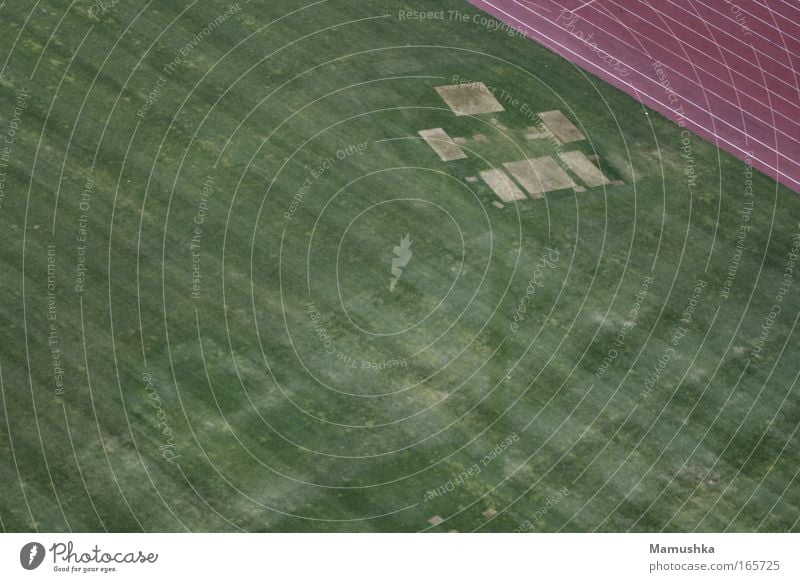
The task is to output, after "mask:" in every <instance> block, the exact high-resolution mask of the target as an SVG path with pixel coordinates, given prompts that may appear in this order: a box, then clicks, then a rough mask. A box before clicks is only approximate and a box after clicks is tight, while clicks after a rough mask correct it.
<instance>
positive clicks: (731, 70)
mask: <svg viewBox="0 0 800 582" xmlns="http://www.w3.org/2000/svg"><path fill="white" fill-rule="evenodd" d="M634 16H636V15H635V14H634ZM640 20H644V19H643V18H640ZM551 22H552V23H553V24H555V25H557V26H558V23H557V22H555V21H551ZM590 24H591V23H590ZM704 24H708V23H705V22H704ZM593 28H595V29H599V26H598V25H596V24H594V25H593ZM567 32H569V31H567ZM629 32H630V33H631V34H632V35H634V36H637V37H639V38H645V39H647V41H648V42H650V43H652V44H653V45H655V46H657V47H659V48H661V49H663V50H664V51H666V52H667V53H669V54H671V55H672V56H674V57H676V58H677V59H679V60H681V61H683V62H687V63H689V65H690V66H691V68H692V69H693V70H695V71H702V72H703V73H705V74H706V75H707V76H708V77H709V78H711V79H715V80H717V81H719V82H720V83H722V84H723V85H725V88H726V89H727V88H730V89H732V90H733V91H735V92H736V93H737V94H740V95H744V96H747V97H749V98H750V99H752V100H753V101H756V102H758V103H761V100H760V99H757V98H755V97H753V96H752V95H750V93H748V92H747V91H743V90H741V89H740V88H739V87H737V86H736V85H733V84H731V83H728V82H727V81H726V80H725V79H722V78H721V77H719V76H717V74H716V73H714V72H712V71H709V70H707V69H705V68H703V67H702V66H698V65H696V64H694V63H693V62H691V61H689V60H688V59H686V58H685V57H684V56H682V55H679V54H677V53H676V52H674V51H673V50H671V49H669V48H668V47H665V46H664V45H662V44H661V43H659V42H656V41H655V40H653V39H651V38H648V37H647V36H646V35H644V34H642V33H641V32H640V31H638V30H637V29H635V28H630V29H629ZM570 34H572V33H570ZM573 36H575V35H574V34H573ZM614 39H615V40H617V41H618V42H619V43H620V44H622V45H625V46H626V47H628V48H630V49H631V50H633V51H635V52H643V51H642V50H640V49H638V48H636V47H634V46H632V45H631V44H630V43H628V42H626V41H625V40H623V39H622V38H620V37H618V36H614ZM682 46H686V47H689V48H692V49H694V50H698V49H697V47H696V46H695V45H693V44H689V43H683V44H682ZM746 46H749V47H750V48H751V49H753V50H754V51H756V49H755V47H753V46H752V45H746ZM720 48H723V49H724V50H725V51H726V52H728V53H730V54H732V55H733V56H735V57H736V58H739V59H743V57H742V55H739V54H737V53H735V52H733V51H732V50H730V49H728V48H724V47H720ZM603 52H606V53H607V54H609V56H612V57H613V58H615V59H617V60H618V61H620V62H622V61H621V60H620V59H618V58H617V57H614V56H613V55H611V53H608V51H603ZM757 52H761V51H757ZM644 55H645V56H646V57H647V58H648V59H651V60H652V57H651V56H650V55H649V54H648V53H647V51H646V50H645V51H644ZM704 56H706V57H707V58H708V59H710V60H712V61H714V62H715V63H717V64H718V65H720V66H721V67H724V69H725V70H726V71H727V72H728V74H731V73H735V74H736V75H737V76H739V77H742V78H743V79H744V80H745V81H748V82H751V83H755V81H754V80H753V79H752V78H751V77H749V76H747V75H744V74H743V73H741V72H739V71H738V70H737V69H736V68H734V67H731V66H730V65H728V63H727V62H720V60H719V59H717V58H716V57H715V56H714V55H710V54H705V53H704ZM766 56H767V57H769V55H766ZM723 59H724V57H723ZM772 60H774V59H772ZM776 62H777V61H776ZM662 64H663V63H662ZM628 68H629V69H631V70H636V71H637V72H638V73H639V74H643V73H642V72H641V71H640V70H638V69H634V68H633V67H631V66H630V65H628ZM665 68H667V69H669V71H670V73H672V74H673V75H675V76H678V77H681V78H683V79H685V80H686V81H687V82H689V83H691V84H692V85H694V86H697V87H699V88H700V89H702V91H703V93H704V94H708V95H713V96H714V97H717V98H718V99H720V100H721V101H723V102H725V103H727V104H729V105H731V106H733V107H735V108H736V109H739V110H740V111H743V112H744V113H745V114H746V115H748V116H749V117H752V118H753V119H756V120H758V121H761V122H762V123H765V124H769V122H768V121H766V120H764V119H762V118H760V117H758V116H757V115H755V114H754V113H752V112H750V111H747V110H743V109H742V108H741V107H739V106H737V105H736V104H734V103H732V102H731V101H730V100H728V98H727V97H726V96H725V95H722V94H720V93H718V92H717V91H716V90H714V89H711V88H710V87H709V86H708V84H705V85H704V84H702V83H701V82H698V81H695V80H693V79H691V78H690V77H687V76H686V75H685V74H684V73H683V72H681V71H678V70H676V69H674V68H673V67H671V66H666V65H665ZM760 71H761V72H762V75H763V74H764V73H766V74H768V75H770V76H772V77H774V76H775V75H774V74H772V73H770V72H769V71H765V70H763V69H760ZM775 78H776V79H778V80H779V81H780V82H781V83H783V84H785V85H786V86H788V87H789V88H791V89H793V90H797V87H796V85H791V84H790V83H788V82H786V81H785V80H784V79H782V78H779V77H775ZM653 80H654V81H655V82H656V83H658V81H657V80H655V79H653ZM740 86H741V85H740ZM759 87H763V88H764V89H765V90H766V91H767V92H768V93H772V94H773V95H775V96H776V97H777V98H778V99H781V100H782V101H785V102H786V103H787V104H789V105H791V106H792V107H795V108H796V103H795V102H794V101H792V100H790V99H787V98H786V97H784V96H783V95H779V94H778V93H775V92H774V91H773V90H772V89H770V88H769V86H767V85H766V84H765V85H759ZM675 94H676V95H680V94H679V93H677V92H675ZM680 96H681V97H683V95H680ZM684 100H686V101H688V100H687V99H684ZM771 109H773V108H771ZM777 113H778V115H780V116H781V117H782V118H783V119H785V120H786V121H787V122H789V123H791V124H793V125H798V126H799V128H798V131H799V132H800V124H798V122H797V120H796V118H794V117H791V116H789V115H787V114H785V113H782V112H781V111H777ZM772 127H775V126H774V125H773V126H772ZM776 129H777V128H776ZM777 131H778V133H780V134H782V135H785V136H787V137H788V138H789V139H791V140H793V141H796V142H798V143H800V141H799V140H798V139H797V138H796V137H795V134H794V133H787V132H785V131H783V130H782V129H777Z"/></svg>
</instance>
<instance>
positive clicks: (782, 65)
mask: <svg viewBox="0 0 800 582" xmlns="http://www.w3.org/2000/svg"><path fill="white" fill-rule="evenodd" d="M610 1H611V2H614V0H610ZM614 5H615V6H617V7H618V8H620V9H622V10H624V11H625V12H627V13H629V14H630V15H631V16H633V17H634V18H636V19H638V20H641V21H644V22H647V19H646V18H643V17H642V16H640V15H638V14H637V13H636V12H633V11H631V10H628V9H627V8H626V7H625V6H624V5H621V4H618V3H617V2H614ZM650 8H652V10H653V11H654V12H655V13H657V14H658V15H659V16H662V17H666V18H667V19H669V20H672V21H673V22H675V23H676V24H678V25H679V26H680V27H681V28H682V29H683V30H685V31H687V32H690V33H693V34H694V35H696V36H697V37H700V38H703V39H704V40H708V37H706V36H704V35H702V34H700V33H699V32H697V31H696V30H694V29H693V28H691V27H689V26H687V25H686V24H684V23H683V22H681V21H680V20H678V19H677V18H675V17H674V16H670V15H669V14H668V13H666V12H662V11H660V10H658V9H657V8H656V7H654V6H652V5H651V6H650ZM690 14H691V13H690ZM692 16H693V17H694V18H697V16H696V15H692ZM703 24H706V25H711V27H713V28H716V29H717V30H718V31H719V32H720V33H722V34H724V35H727V36H729V37H731V38H732V39H733V40H734V41H736V42H738V43H739V44H741V45H744V46H750V45H749V44H748V43H746V42H744V41H743V40H741V39H739V38H737V37H736V36H734V35H733V34H731V33H730V32H729V31H727V30H725V29H723V28H720V27H719V26H717V25H715V24H713V23H711V22H706V21H703ZM687 44H688V43H687ZM720 48H724V47H722V46H720ZM753 48H755V47H753ZM725 50H728V51H729V52H731V53H733V51H732V50H731V49H725ZM756 50H757V52H759V53H762V54H763V55H764V56H765V57H767V58H768V59H770V60H771V61H774V62H775V63H777V64H778V65H780V66H781V67H783V68H784V69H786V70H787V71H791V70H792V69H791V67H788V66H786V63H782V62H780V61H778V60H775V59H774V58H773V57H772V56H771V55H769V54H767V53H765V52H764V51H762V50H758V49H756ZM701 52H702V51H701ZM734 54H735V53H734ZM776 78H778V79H780V77H778V76H776ZM784 82H785V81H784Z"/></svg>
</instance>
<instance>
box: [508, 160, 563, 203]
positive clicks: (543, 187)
mask: <svg viewBox="0 0 800 582" xmlns="http://www.w3.org/2000/svg"><path fill="white" fill-rule="evenodd" d="M503 165H504V166H505V168H506V170H508V171H509V172H510V173H511V175H512V176H514V177H515V178H516V179H517V181H518V182H519V183H520V184H522V187H523V188H525V189H526V190H527V191H528V193H529V194H530V195H531V197H533V198H541V197H542V196H543V195H544V193H545V192H550V191H552V190H563V189H564V188H572V187H573V182H572V178H570V177H569V176H568V175H567V173H566V172H565V171H564V170H563V169H561V166H559V165H558V162H556V161H555V160H554V159H553V158H551V157H550V156H544V157H541V158H531V159H528V160H520V161H519V162H508V163H507V164H503Z"/></svg>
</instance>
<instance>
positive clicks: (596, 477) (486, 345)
mask: <svg viewBox="0 0 800 582" xmlns="http://www.w3.org/2000/svg"><path fill="white" fill-rule="evenodd" d="M231 6H232V5H230V4H226V3H224V2H217V1H206V2H195V3H192V2H189V3H175V4H174V5H173V4H172V3H166V2H161V3H154V2H149V3H142V2H132V1H130V0H118V1H117V2H115V3H110V2H109V3H106V5H105V7H103V6H102V5H101V4H99V3H96V4H90V3H89V2H88V1H87V2H82V3H77V4H75V5H74V6H73V7H72V9H71V10H69V11H67V12H65V10H66V6H65V5H64V4H63V3H58V2H53V1H44V2H38V3H36V5H35V6H33V7H31V5H30V4H29V3H26V2H20V1H19V0H15V1H11V2H6V3H4V4H3V5H2V8H0V57H2V61H3V68H2V69H1V70H0V97H1V99H0V103H2V109H0V133H2V137H0V139H2V140H4V143H3V144H2V148H5V150H3V149H2V148H0V155H2V158H0V164H2V165H1V166H0V172H3V176H0V179H2V180H3V182H2V183H0V184H2V190H0V203H1V205H0V232H2V237H3V245H2V250H0V261H1V262H2V277H0V290H2V297H3V301H2V308H1V309H0V317H1V318H2V319H0V321H2V325H0V379H1V380H2V382H1V383H0V389H1V393H2V400H1V401H0V403H1V405H2V409H3V414H2V415H0V493H1V495H0V500H1V501H0V525H2V528H3V529H4V530H5V531H68V530H74V531H105V530H108V531H185V530H192V531H238V530H245V531H417V530H429V531H449V530H458V531H472V530H479V531H580V532H583V531H595V530H598V531H628V530H630V531H660V530H666V531H693V530H698V531H723V530H727V531H797V530H798V529H800V524H799V523H798V520H799V519H800V511H799V510H798V508H800V487H799V486H798V482H797V479H796V477H797V473H798V464H797V455H798V435H797V428H798V422H799V421H800V406H798V387H797V379H798V373H799V372H798V366H797V358H796V354H797V350H798V347H799V346H798V344H799V343H800V340H799V337H800V336H798V334H797V333H796V332H795V331H794V329H795V326H796V325H797V322H798V317H800V295H799V293H800V282H798V281H795V280H794V278H793V269H794V268H795V266H794V263H793V258H792V257H793V256H794V255H792V254H791V253H792V252H793V250H794V251H796V250H797V249H798V247H797V246H796V243H795V241H796V240H799V239H796V237H797V236H798V233H800V225H799V224H798V221H799V220H800V202H798V199H797V196H796V195H795V194H794V193H793V192H791V191H789V190H787V189H786V188H783V187H781V186H778V185H776V183H775V182H773V181H771V180H770V179H768V178H766V177H765V176H763V175H761V174H759V173H758V172H752V171H750V170H749V169H748V166H747V165H746V164H745V163H743V162H740V161H738V160H735V159H734V158H732V157H730V156H728V155H727V154H725V153H723V152H721V151H720V150H718V149H717V148H715V147H714V146H712V145H710V144H708V143H706V142H704V141H702V140H700V139H699V138H696V137H694V136H689V137H687V134H683V135H682V129H681V128H680V127H679V126H678V125H677V124H675V123H673V122H671V121H668V120H666V119H665V118H663V117H661V116H659V115H657V114H655V113H653V112H648V111H647V110H646V109H645V108H643V107H642V105H640V104H639V103H637V102H635V101H634V100H633V99H631V98H629V97H627V96H626V95H624V94H622V93H621V92H619V91H617V90H616V89H613V88H611V87H609V86H608V85H606V84H604V83H602V82H600V81H598V80H597V79H595V78H592V77H589V76H587V75H586V74H584V73H583V72H582V71H581V70H579V69H577V68H576V67H574V66H573V65H571V64H570V63H568V62H566V61H564V60H563V59H561V58H560V57H557V56H555V55H553V54H552V53H550V52H548V51H547V50H545V49H543V48H541V47H539V46H537V45H536V44H534V43H533V42H531V41H529V40H526V39H524V38H522V37H520V36H518V35H509V34H507V33H506V32H505V31H503V30H491V29H490V27H489V26H486V25H484V24H482V23H481V20H480V18H479V19H478V21H477V22H475V21H474V17H475V15H479V14H480V13H479V12H477V11H476V10H475V9H474V8H472V7H471V6H469V5H468V4H466V3H465V2H462V1H460V0H445V1H444V2H439V3H437V10H444V11H445V14H444V19H439V20H434V19H431V20H424V21H420V20H415V19H413V18H406V17H405V15H404V17H403V18H401V17H400V16H401V15H400V12H401V11H406V10H419V9H425V6H426V4H425V3H408V4H404V3H401V2H390V1H383V0H381V1H376V2H369V3H366V2H358V1H356V0H329V1H321V2H316V3H314V4H308V5H307V4H305V3H303V2H297V1H295V0H282V1H281V2H267V1H261V0H254V1H252V2H245V1H244V0H240V2H239V4H238V5H233V7H232V8H231ZM226 10H227V12H226ZM449 11H453V12H449ZM487 18H488V17H487ZM210 23H213V24H210ZM458 81H464V82H472V81H481V82H483V83H485V84H486V85H487V86H489V87H491V88H493V89H494V93H495V96H496V97H497V98H498V100H500V102H501V103H502V104H503V105H504V107H505V111H503V112H497V113H488V114H482V115H476V116H455V115H454V114H453V112H452V111H451V110H450V109H449V108H448V107H447V105H446V104H445V102H444V101H443V100H442V99H441V98H440V97H439V95H438V94H437V92H436V91H435V89H434V88H435V87H437V86H441V85H450V84H454V83H455V82H458ZM25 92H27V93H25ZM555 109H559V110H561V111H562V112H563V113H564V114H565V115H566V116H567V117H568V118H569V119H571V120H572V122H573V123H574V124H575V125H576V126H577V127H578V128H579V129H580V131H582V132H583V133H584V134H585V136H586V137H587V139H586V140H584V141H577V142H573V143H568V144H564V145H563V150H564V151H582V152H584V153H585V154H586V155H596V156H599V161H598V162H597V163H598V164H599V167H600V168H601V169H602V171H603V172H604V173H605V175H606V176H607V177H608V178H609V179H610V180H614V181H622V182H623V184H622V185H608V186H606V187H596V188H587V189H586V191H583V192H575V191H573V190H572V189H563V190H558V191H552V192H549V193H548V194H547V195H546V196H545V197H544V198H542V199H538V200H533V199H527V200H521V201H519V202H518V203H517V204H513V203H511V204H506V206H505V208H503V209H498V208H496V207H495V206H493V205H492V201H496V200H497V198H496V196H495V195H494V194H493V193H492V191H491V190H490V189H489V188H488V186H487V185H486V184H484V183H483V181H480V180H479V181H473V180H469V181H468V180H467V178H472V177H475V176H478V175H479V172H480V171H483V170H487V169H490V168H492V167H497V168H502V165H503V164H504V163H506V162H510V161H516V160H522V159H526V158H533V157H540V156H545V155H552V156H555V155H556V144H554V142H553V140H550V139H526V134H527V133H529V131H530V130H529V129H528V128H529V127H531V126H534V125H536V123H537V122H538V118H537V117H536V115H535V113H537V112H544V111H550V110H555ZM438 127H442V128H444V129H445V130H446V131H447V133H448V134H449V135H450V136H454V137H464V138H467V140H466V143H464V144H463V145H462V147H463V148H464V151H465V152H466V153H467V155H468V157H467V158H466V159H461V160H455V161H450V162H444V161H441V160H440V159H439V158H438V157H437V156H436V154H435V153H434V151H433V150H432V149H431V148H430V147H429V146H428V145H426V143H425V142H424V141H422V140H421V139H420V138H419V136H418V135H417V132H418V131H420V130H424V129H430V128H438ZM476 134H482V135H483V136H484V137H483V138H480V137H478V138H477V139H476V138H475V137H474V136H475V135H476ZM9 142H10V143H9ZM692 172H694V174H692ZM751 173H752V176H750V174H751ZM571 177H572V178H573V179H577V178H576V177H575V176H574V175H571ZM750 179H751V180H752V196H750V195H749V194H750V191H749V190H747V186H748V185H749V183H748V180H750ZM742 225H744V226H745V227H748V228H746V229H745V230H742V229H741V227H742ZM406 235H409V237H410V239H411V241H412V243H411V251H412V253H413V255H412V257H411V259H410V260H409V261H408V262H407V264H406V265H405V266H404V267H403V268H402V276H401V277H399V279H398V280H397V283H396V288H395V289H394V290H393V291H390V290H389V285H390V279H391V277H392V272H391V269H392V259H393V257H394V254H393V249H394V247H395V246H398V245H399V244H400V239H401V237H404V236H406ZM793 244H794V245H795V246H793ZM798 244H800V243H798ZM737 245H738V247H737ZM543 257H545V258H546V260H544V259H543ZM532 281H533V283H531V282H532ZM782 285H783V287H782ZM637 294H638V297H637ZM773 306H778V309H775V308H774V307H773ZM687 311H688V313H687ZM771 313H772V315H770V314H771ZM515 317H516V319H515ZM435 516H440V517H441V518H442V519H443V520H444V521H443V522H441V523H439V524H436V522H437V521H438V520H436V519H433V524H432V523H431V522H430V521H429V520H431V519H432V518H434V517H435Z"/></svg>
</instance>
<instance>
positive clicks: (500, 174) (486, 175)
mask: <svg viewBox="0 0 800 582" xmlns="http://www.w3.org/2000/svg"><path fill="white" fill-rule="evenodd" d="M480 175H481V178H483V181H484V182H486V184H487V185H488V186H489V188H491V189H492V191H493V192H494V193H495V194H497V197H498V198H500V200H502V201H503V202H513V201H514V200H525V194H523V193H522V190H520V189H519V188H517V185H516V184H514V182H513V180H511V177H510V176H509V175H508V174H506V173H505V172H504V171H503V170H498V169H494V170H486V171H483V172H481V173H480Z"/></svg>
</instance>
